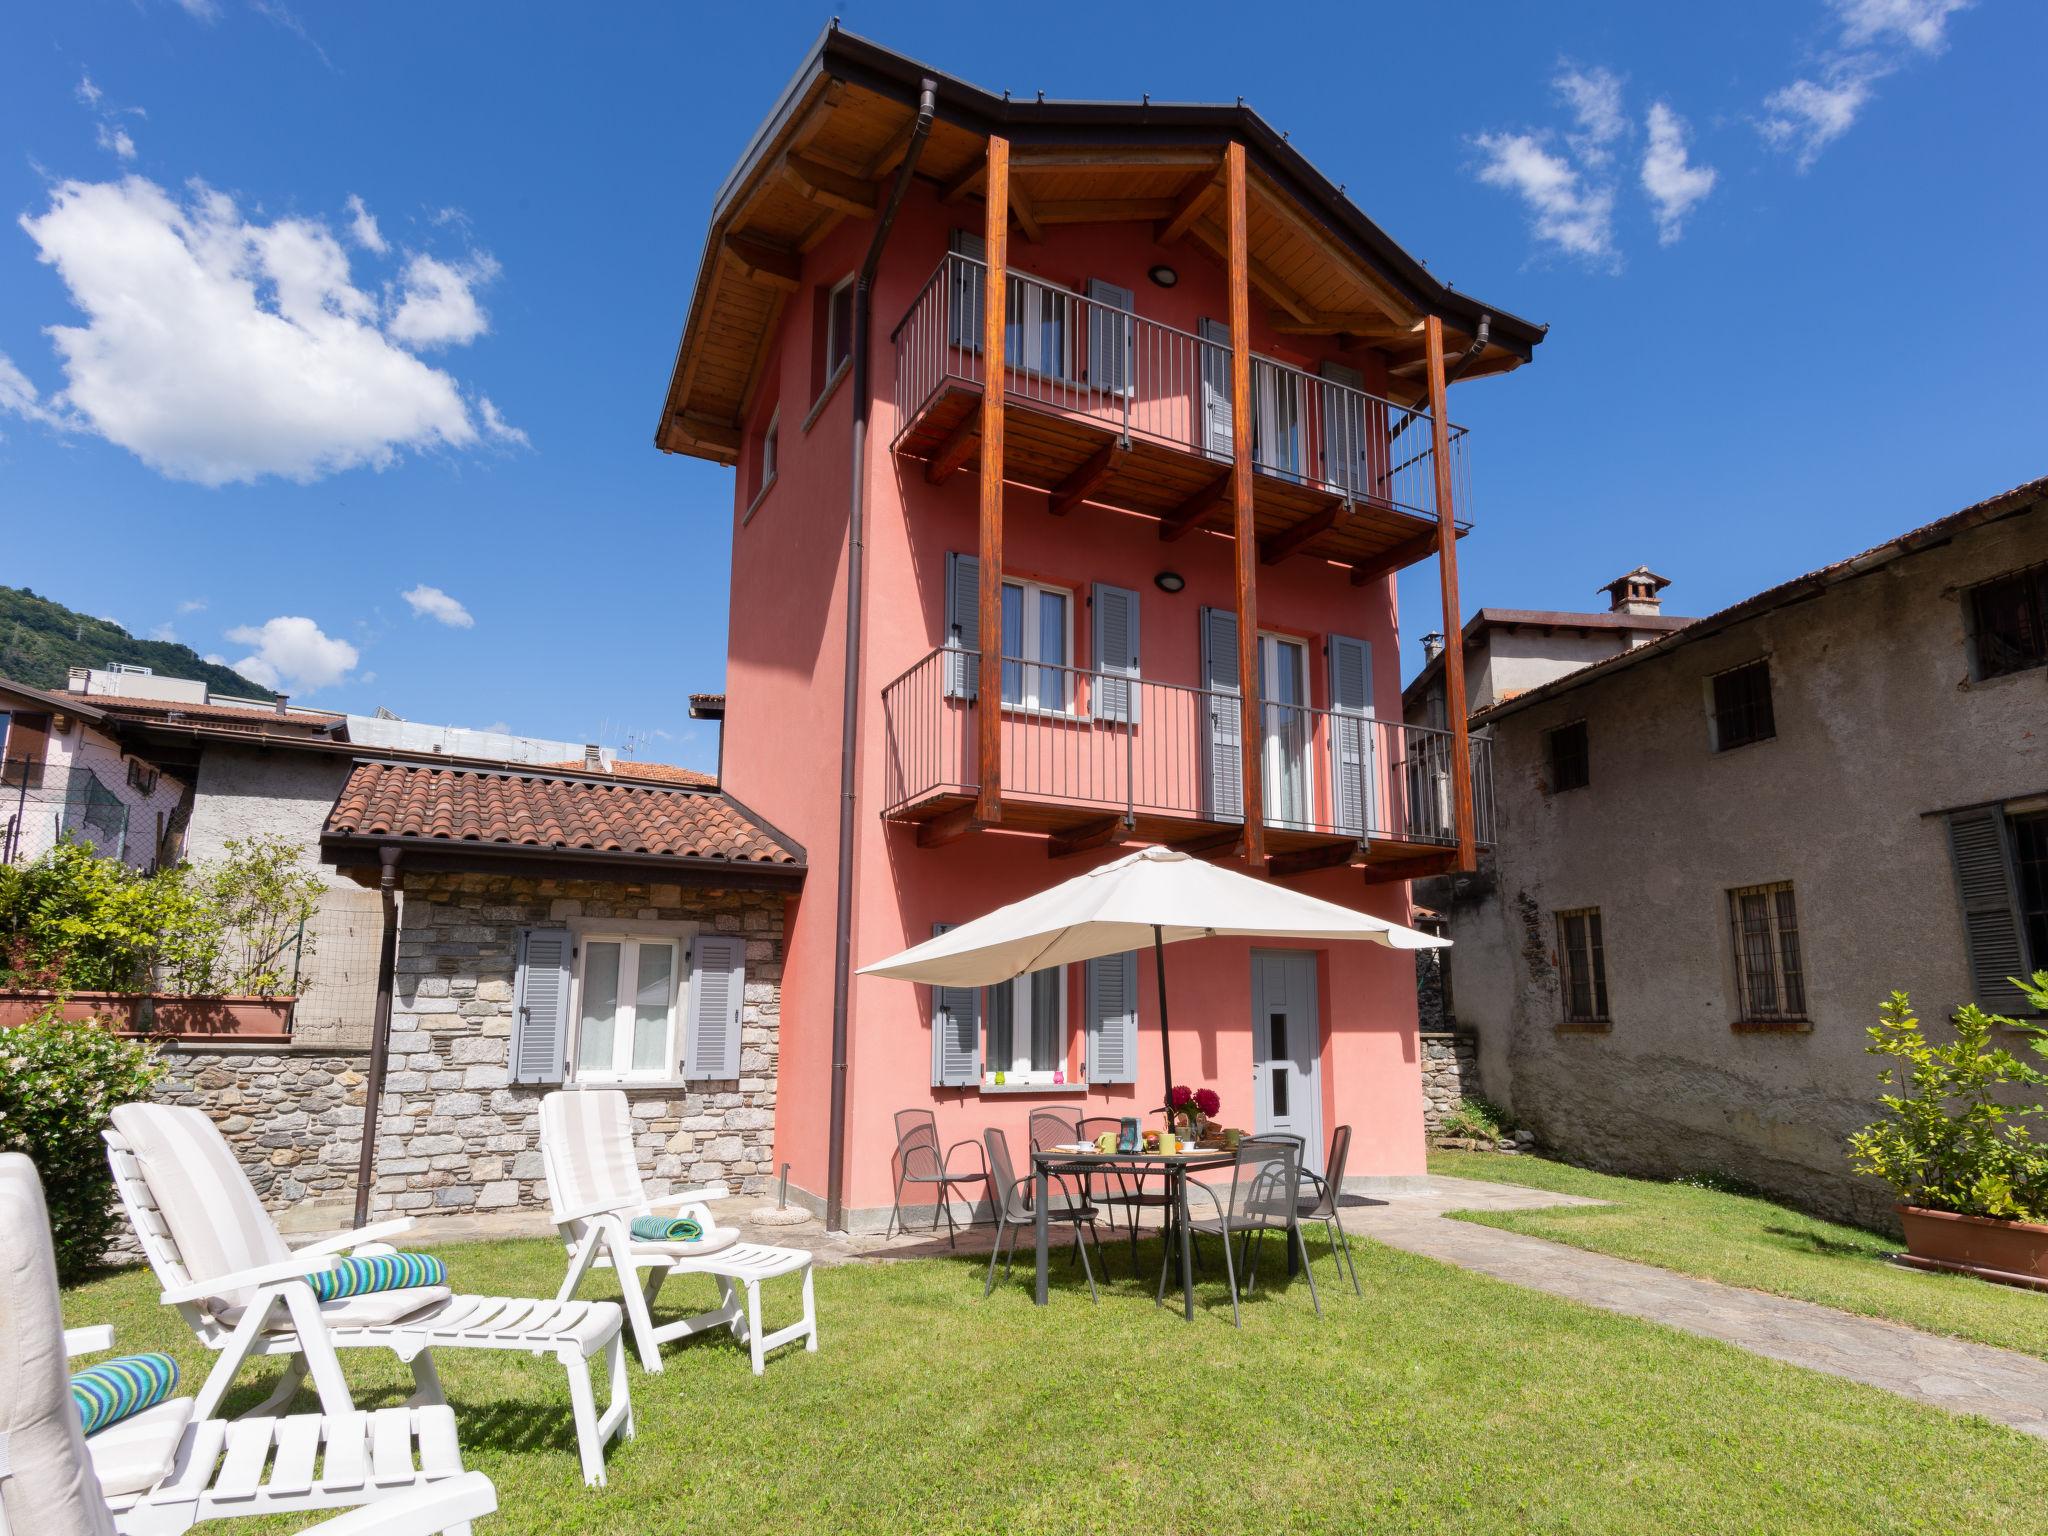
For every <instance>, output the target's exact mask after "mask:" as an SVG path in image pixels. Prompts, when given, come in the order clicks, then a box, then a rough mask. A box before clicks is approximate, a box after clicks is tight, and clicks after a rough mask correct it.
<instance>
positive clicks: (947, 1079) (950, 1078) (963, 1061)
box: [931, 923, 981, 1088]
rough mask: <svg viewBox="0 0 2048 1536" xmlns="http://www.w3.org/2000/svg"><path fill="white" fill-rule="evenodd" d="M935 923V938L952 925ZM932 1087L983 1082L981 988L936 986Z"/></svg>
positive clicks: (965, 1086) (933, 927)
mask: <svg viewBox="0 0 2048 1536" xmlns="http://www.w3.org/2000/svg"><path fill="white" fill-rule="evenodd" d="M952 926H953V925H952V924H951V923H934V924H932V934H933V936H934V937H936V936H938V935H939V934H942V933H944V932H945V931H946V930H947V929H948V928H950V927H952ZM931 991H932V1086H933V1087H934V1088H973V1087H976V1086H978V1085H979V1084H980V1082H981V988H979V987H933V988H932V989H931Z"/></svg>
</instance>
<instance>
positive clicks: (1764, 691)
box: [1713, 661, 1778, 752]
mask: <svg viewBox="0 0 2048 1536" xmlns="http://www.w3.org/2000/svg"><path fill="white" fill-rule="evenodd" d="M1713 683H1714V750H1715V751H1716V752H1726V751H1728V750H1729V749H1730V748H1731V747H1746V746H1748V745H1749V744H1750V743H1751V742H1753V741H1768V740H1770V739H1771V738H1772V737H1773V736H1775V735H1777V734H1778V722H1777V719H1776V717H1775V716H1774V715H1773V714H1772V712H1771V664H1770V663H1769V662H1768V661H1752V662H1750V663H1749V664H1748V665H1747V666H1742V667H1736V668H1734V669H1733V670H1732V671H1728V672H1723V673H1721V674H1719V675H1718V676H1716V677H1715V678H1714V680H1713Z"/></svg>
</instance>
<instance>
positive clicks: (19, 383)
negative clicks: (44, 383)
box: [0, 352, 59, 426]
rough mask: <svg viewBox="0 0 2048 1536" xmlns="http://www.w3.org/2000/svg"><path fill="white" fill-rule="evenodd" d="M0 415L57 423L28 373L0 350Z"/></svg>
mask: <svg viewBox="0 0 2048 1536" xmlns="http://www.w3.org/2000/svg"><path fill="white" fill-rule="evenodd" d="M0 415H12V416H20V417H22V418H23V419H24V420H27V421H40V422H43V423H45V424H47V425H53V426H54V425H59V423H58V421H57V418H56V416H55V415H54V414H53V413H52V412H51V411H50V409H49V408H48V407H47V406H45V405H44V404H43V402H42V397H41V396H40V395H38V394H37V393H36V387H35V385H33V384H31V383H30V382H29V381H28V375H27V374H25V373H23V372H22V371H21V370H20V369H19V368H17V367H15V366H14V359H13V358H11V357H9V356H8V355H7V354H6V353H5V352H0Z"/></svg>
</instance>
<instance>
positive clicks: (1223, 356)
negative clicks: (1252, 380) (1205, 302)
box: [1195, 320, 1236, 459]
mask: <svg viewBox="0 0 2048 1536" xmlns="http://www.w3.org/2000/svg"><path fill="white" fill-rule="evenodd" d="M1195 324H1196V328H1197V330H1198V331H1199V333H1200V335H1201V339H1202V340H1203V341H1204V342H1205V343H1207V345H1205V346H1204V347H1203V348H1202V446H1203V448H1204V449H1205V450H1206V451H1207V452H1208V455H1209V457H1210V458H1212V459H1229V458H1232V457H1233V456H1234V455H1235V452H1236V449H1235V445H1234V444H1233V442H1232V439H1231V431H1230V327H1229V326H1227V325H1225V324H1223V323H1222V322H1221V321H1219V320H1198V321H1196V322H1195Z"/></svg>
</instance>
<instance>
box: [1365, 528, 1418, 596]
mask: <svg viewBox="0 0 2048 1536" xmlns="http://www.w3.org/2000/svg"><path fill="white" fill-rule="evenodd" d="M1434 553H1436V530H1435V529H1434V528H1432V529H1430V530H1429V531H1428V532H1426V533H1418V534H1416V535H1415V537H1414V538H1412V539H1403V540H1402V541H1401V542H1400V543H1399V544H1396V545H1395V546H1394V547H1393V548H1391V549H1383V550H1381V551H1380V552H1379V553H1378V554H1376V555H1374V556H1372V557H1371V558H1370V559H1366V560H1361V561H1359V562H1358V563H1357V564H1356V565H1354V566H1352V567H1351V585H1353V586H1354V587H1362V586H1365V585H1366V584H1367V583H1368V582H1373V581H1377V580H1378V579H1379V578H1380V577H1382V576H1385V575H1387V574H1388V573H1389V572H1391V571H1398V570H1403V569H1405V568H1406V567H1408V566H1411V565H1413V564H1414V563H1415V562H1416V561H1418V560H1427V559H1428V558H1429V557H1430V556H1431V555H1433V554H1434Z"/></svg>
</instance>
